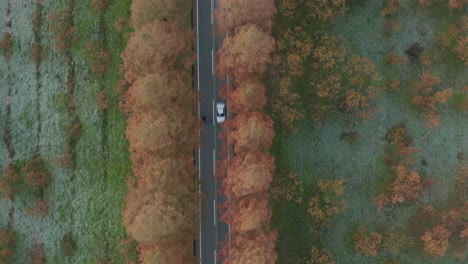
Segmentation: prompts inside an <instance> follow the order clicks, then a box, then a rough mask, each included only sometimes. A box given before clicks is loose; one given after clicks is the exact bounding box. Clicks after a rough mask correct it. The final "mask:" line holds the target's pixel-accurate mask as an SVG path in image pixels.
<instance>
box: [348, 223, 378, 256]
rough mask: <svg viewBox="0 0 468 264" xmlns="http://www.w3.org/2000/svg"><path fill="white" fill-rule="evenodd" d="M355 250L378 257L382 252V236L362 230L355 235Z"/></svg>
mask: <svg viewBox="0 0 468 264" xmlns="http://www.w3.org/2000/svg"><path fill="white" fill-rule="evenodd" d="M353 237H354V249H355V250H356V252H358V253H360V254H363V255H366V256H377V255H378V254H379V251H380V243H381V242H382V235H380V234H379V233H376V232H371V233H370V234H369V233H368V232H367V230H366V229H365V228H360V229H359V230H358V231H357V232H356V233H355V234H354V235H353Z"/></svg>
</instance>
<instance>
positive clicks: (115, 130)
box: [0, 0, 137, 264]
mask: <svg viewBox="0 0 468 264" xmlns="http://www.w3.org/2000/svg"><path fill="white" fill-rule="evenodd" d="M130 2H131V1H130V0H123V1H111V3H110V5H109V7H108V9H107V10H106V11H105V12H104V13H103V15H102V19H101V18H100V15H99V14H96V13H94V12H93V9H92V5H91V1H74V15H75V16H74V21H73V23H74V25H75V27H76V34H77V39H76V42H75V43H74V45H73V47H72V59H73V65H69V64H68V63H67V61H66V58H65V56H64V54H63V53H60V52H57V51H55V50H54V49H53V43H52V42H53V36H52V35H51V33H50V31H49V21H48V19H47V18H48V16H49V14H50V13H52V12H54V11H57V10H63V9H64V8H65V6H66V1H47V3H46V5H45V6H44V9H43V18H44V19H43V21H42V26H41V29H40V32H41V33H40V34H41V39H42V47H43V52H42V61H41V65H40V68H39V69H40V79H39V80H37V79H36V75H35V66H34V64H33V63H31V62H30V59H29V51H30V48H31V45H32V43H33V39H34V38H33V31H32V27H33V26H32V14H33V12H34V9H35V3H36V1H34V0H27V1H11V4H12V6H11V17H12V34H13V37H14V42H13V56H12V57H11V60H10V68H9V70H8V66H7V62H6V60H5V58H4V57H1V58H0V87H1V88H0V93H1V94H0V100H1V102H0V105H1V106H0V107H1V108H0V124H1V125H0V126H2V125H4V122H5V120H6V110H5V109H6V108H5V105H6V95H5V93H6V86H7V83H6V76H7V75H8V74H9V75H10V76H11V78H12V82H11V83H12V97H11V110H12V111H11V130H12V135H13V136H12V146H13V148H14V150H15V156H14V161H15V163H16V164H21V163H22V162H24V161H26V160H28V159H31V158H32V157H34V155H35V154H36V153H35V146H36V144H37V143H38V142H37V138H39V145H40V153H38V154H40V155H41V156H42V158H43V159H44V160H45V161H46V165H47V168H48V170H49V172H50V174H51V181H50V183H49V187H48V189H47V192H46V194H45V201H46V203H47V205H48V215H47V216H46V217H44V218H42V217H40V216H36V217H31V216H28V215H27V214H26V209H27V208H28V207H31V206H33V204H34V197H31V195H27V194H19V195H17V196H16V200H15V213H14V225H13V230H15V231H16V232H17V234H18V237H19V240H18V248H17V251H16V253H15V256H14V263H31V261H32V260H31V258H32V256H31V249H32V246H33V244H35V243H44V246H45V253H46V259H47V263H60V264H62V263H94V261H96V260H101V261H104V260H107V261H110V262H111V263H125V261H126V256H125V255H124V254H122V252H123V251H127V252H129V253H128V254H127V255H128V258H130V260H133V261H135V260H136V258H137V255H136V251H135V249H134V244H132V243H130V244H129V245H127V246H123V245H122V240H124V239H127V236H126V233H125V229H124V226H123V223H122V208H123V206H124V197H125V193H126V181H125V179H126V177H127V176H128V175H130V173H131V161H130V159H129V153H128V142H127V141H126V138H125V125H126V122H125V116H124V115H123V114H122V113H121V112H120V111H119V109H118V104H119V96H118V95H117V94H116V92H115V87H116V86H117V82H118V81H119V80H120V79H122V78H123V75H122V73H121V72H120V71H119V69H120V67H121V59H120V53H121V51H122V50H123V49H124V48H125V46H126V40H127V38H128V30H127V31H126V32H125V31H124V32H118V31H117V30H116V29H115V26H114V22H115V20H116V19H117V18H118V17H123V18H125V19H128V18H129V16H130V9H129V6H130ZM6 6H7V0H1V1H0V17H1V18H2V21H1V25H2V27H3V26H4V25H5V24H6V22H5V21H4V20H5V17H6ZM103 32H104V34H103ZM87 41H91V42H93V43H96V44H97V45H99V46H100V47H102V48H103V49H105V50H108V51H109V52H110V58H111V67H110V70H109V71H108V72H107V73H106V74H104V75H95V74H92V73H90V70H89V65H88V59H89V58H88V57H87V56H88V55H87V53H86V42H87ZM69 67H74V70H75V92H74V98H75V100H76V108H75V109H74V111H75V113H74V114H76V115H77V116H78V118H79V120H80V122H81V125H82V133H81V136H80V138H79V140H78V142H77V144H76V147H75V148H74V151H75V158H76V166H75V168H72V169H71V168H64V167H60V166H57V165H56V164H55V162H54V161H55V160H56V159H58V158H60V157H62V155H63V154H64V153H65V151H66V149H67V142H66V133H67V126H68V123H69V122H70V120H69V118H70V113H69V112H68V111H67V109H66V106H65V105H64V102H63V100H62V99H61V98H62V97H63V95H64V94H65V93H66V90H65V83H66V81H67V72H68V70H69V69H68V68H69ZM37 82H39V83H40V85H41V90H40V94H39V98H37V93H36V87H37ZM101 91H103V92H104V93H105V95H106V98H107V101H108V103H109V107H108V108H107V109H106V110H102V109H99V107H98V104H97V102H96V97H97V95H98V94H99V92H101ZM37 103H39V109H40V117H41V118H40V123H39V120H38V113H37V111H35V109H36V107H37ZM39 126H40V128H41V129H40V135H39V137H37V133H38V132H39V130H38V127H39ZM4 144H5V143H4V142H3V141H2V142H1V143H0V150H1V154H0V166H1V168H4V167H5V165H6V162H7V160H6V156H5V152H4V149H5V146H4ZM0 205H1V211H2V213H1V214H0V225H1V226H5V225H6V223H7V218H8V214H7V211H8V207H9V203H8V202H7V201H6V200H2V201H1V202H0ZM132 245H133V246H132Z"/></svg>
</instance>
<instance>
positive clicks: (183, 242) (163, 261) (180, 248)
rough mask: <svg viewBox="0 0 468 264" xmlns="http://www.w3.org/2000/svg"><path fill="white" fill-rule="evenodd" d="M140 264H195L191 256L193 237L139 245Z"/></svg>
mask: <svg viewBox="0 0 468 264" xmlns="http://www.w3.org/2000/svg"><path fill="white" fill-rule="evenodd" d="M138 251H139V252H140V263H143V264H195V263H196V258H194V256H193V237H191V236H186V237H183V238H181V239H179V240H172V241H167V242H158V243H153V244H148V243H141V244H140V245H139V246H138Z"/></svg>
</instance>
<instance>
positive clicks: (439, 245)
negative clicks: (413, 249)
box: [421, 225, 451, 257]
mask: <svg viewBox="0 0 468 264" xmlns="http://www.w3.org/2000/svg"><path fill="white" fill-rule="evenodd" d="M450 235H451V233H450V231H449V230H448V229H447V228H446V227H445V226H443V225H439V226H436V227H434V228H432V229H429V230H426V231H425V232H424V234H423V235H422V236H421V240H422V241H423V242H424V251H426V252H427V253H428V254H429V255H431V256H434V257H440V256H444V255H445V254H446V253H447V250H448V247H449V241H448V239H449V237H450Z"/></svg>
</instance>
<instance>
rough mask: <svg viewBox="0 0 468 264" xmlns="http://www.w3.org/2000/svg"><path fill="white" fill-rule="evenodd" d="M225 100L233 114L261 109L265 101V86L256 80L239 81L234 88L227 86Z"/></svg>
mask: <svg viewBox="0 0 468 264" xmlns="http://www.w3.org/2000/svg"><path fill="white" fill-rule="evenodd" d="M226 100H227V104H228V107H229V110H230V111H231V112H232V113H234V114H238V113H241V112H253V111H258V110H261V109H262V108H263V107H264V106H265V103H266V97H265V86H263V84H261V83H260V82H259V81H257V80H247V81H245V82H241V83H239V85H238V86H237V87H236V88H235V89H232V87H228V93H227V96H226Z"/></svg>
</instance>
